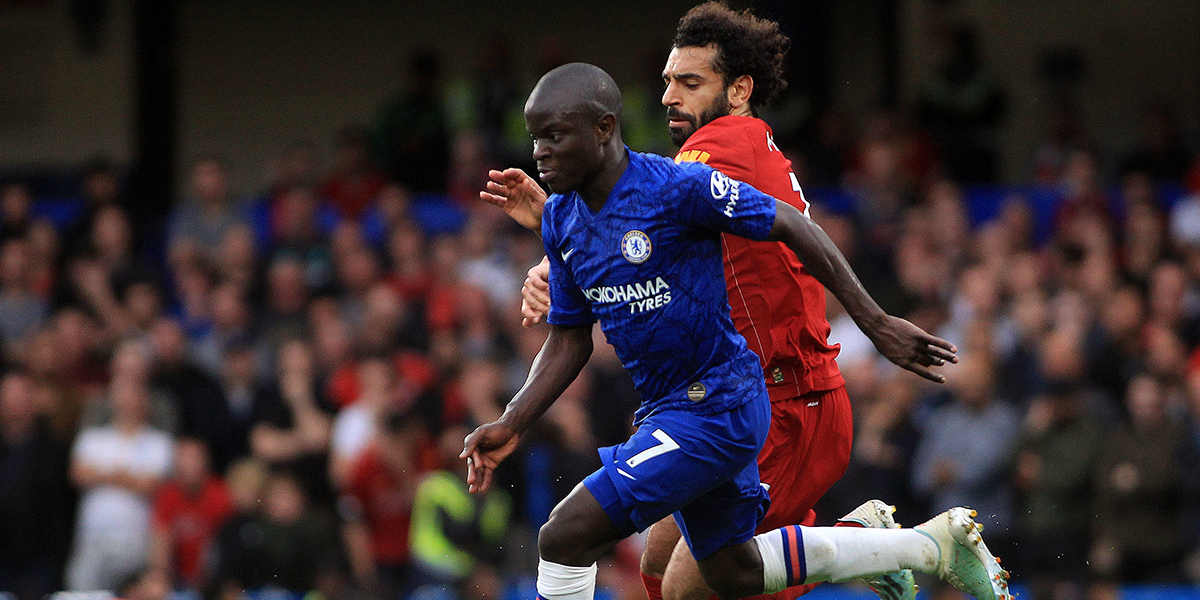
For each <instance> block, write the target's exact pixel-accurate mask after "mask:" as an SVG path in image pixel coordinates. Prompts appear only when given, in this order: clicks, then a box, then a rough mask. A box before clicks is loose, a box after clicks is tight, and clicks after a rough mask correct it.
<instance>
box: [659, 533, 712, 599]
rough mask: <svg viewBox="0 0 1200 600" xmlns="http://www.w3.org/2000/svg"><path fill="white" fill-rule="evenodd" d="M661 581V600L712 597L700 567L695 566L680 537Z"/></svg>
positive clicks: (694, 561) (693, 559)
mask: <svg viewBox="0 0 1200 600" xmlns="http://www.w3.org/2000/svg"><path fill="white" fill-rule="evenodd" d="M676 530H678V528H677V529H676ZM662 579H663V584H662V596H663V600H707V599H708V598H709V597H711V596H712V595H713V591H712V588H710V587H708V583H706V582H705V581H704V575H702V574H701V573H700V566H699V565H698V564H696V559H695V558H693V557H692V551H691V550H688V547H687V543H686V542H684V541H683V538H682V537H681V538H680V539H679V540H677V542H676V545H675V551H674V552H673V553H672V554H671V562H670V564H669V565H668V566H667V569H666V573H665V575H664V576H663V578H662Z"/></svg>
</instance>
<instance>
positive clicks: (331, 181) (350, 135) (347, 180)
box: [321, 127, 387, 220]
mask: <svg viewBox="0 0 1200 600" xmlns="http://www.w3.org/2000/svg"><path fill="white" fill-rule="evenodd" d="M385 185H387V175H385V174H384V173H383V171H381V170H379V169H378V168H376V167H375V165H373V164H371V148H370V136H369V134H368V133H367V132H366V131H364V130H362V129H360V128H357V127H346V128H344V129H342V130H341V131H339V132H338V134H337V138H336V139H335V140H334V164H333V169H331V170H330V172H329V174H328V175H327V176H326V177H325V181H324V183H322V184H321V196H322V197H324V198H325V199H326V200H328V201H329V203H330V204H331V205H333V207H334V208H336V209H337V210H338V212H339V213H341V215H342V217H343V218H346V219H352V220H357V219H359V218H361V217H362V215H363V213H365V212H366V211H367V209H368V208H370V206H371V205H372V204H374V203H375V198H376V197H378V196H379V192H380V191H382V190H383V187H384V186H385Z"/></svg>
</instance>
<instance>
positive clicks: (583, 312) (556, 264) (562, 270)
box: [542, 219, 596, 327]
mask: <svg viewBox="0 0 1200 600" xmlns="http://www.w3.org/2000/svg"><path fill="white" fill-rule="evenodd" d="M550 221H551V220H550V219H544V220H543V222H542V232H543V233H544V236H543V238H542V244H543V245H544V246H545V250H546V258H547V260H549V261H550V313H549V314H548V315H546V322H547V323H550V324H551V325H564V326H567V327H572V326H575V325H588V324H590V323H595V322H596V317H595V316H594V315H593V314H592V306H591V304H589V303H588V300H587V298H586V297H585V296H584V295H583V291H582V290H580V289H579V286H578V285H576V284H575V280H574V279H572V278H571V272H570V271H569V270H568V269H567V262H566V261H568V260H570V258H571V254H573V253H574V252H575V249H574V248H564V247H561V245H562V244H560V242H559V241H558V239H559V236H558V235H556V234H555V233H556V232H555V231H554V227H553V226H552V224H551V223H550Z"/></svg>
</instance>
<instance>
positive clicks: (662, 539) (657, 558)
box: [641, 517, 683, 600]
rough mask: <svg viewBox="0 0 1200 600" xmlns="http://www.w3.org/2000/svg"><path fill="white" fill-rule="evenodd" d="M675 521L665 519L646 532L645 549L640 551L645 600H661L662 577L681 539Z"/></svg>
mask: <svg viewBox="0 0 1200 600" xmlns="http://www.w3.org/2000/svg"><path fill="white" fill-rule="evenodd" d="M682 537H683V536H682V534H680V533H679V526H678V525H676V524H675V519H674V518H672V517H666V518H665V519H662V520H660V521H659V522H657V523H655V524H653V525H651V526H650V529H649V531H647V532H646V547H645V549H643V550H642V562H641V571H642V585H643V586H644V587H645V588H646V598H647V600H663V577H664V576H665V575H666V572H667V564H668V563H669V561H670V560H671V554H672V552H674V550H675V544H677V543H678V542H679V540H680V539H681V538H682Z"/></svg>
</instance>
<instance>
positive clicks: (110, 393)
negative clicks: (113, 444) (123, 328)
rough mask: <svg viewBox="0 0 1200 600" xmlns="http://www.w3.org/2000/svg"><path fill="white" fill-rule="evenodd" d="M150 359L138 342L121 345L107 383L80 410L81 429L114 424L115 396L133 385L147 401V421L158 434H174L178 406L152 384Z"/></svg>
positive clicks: (143, 345)
mask: <svg viewBox="0 0 1200 600" xmlns="http://www.w3.org/2000/svg"><path fill="white" fill-rule="evenodd" d="M152 361H153V358H152V356H151V354H150V348H149V347H148V345H147V344H146V343H145V342H144V341H142V340H137V339H128V340H125V341H122V342H120V343H119V344H118V345H117V347H116V349H114V350H113V354H112V358H111V360H109V370H108V373H109V377H110V383H109V385H108V386H107V388H106V389H105V390H104V391H103V392H102V393H100V394H97V395H94V396H92V397H90V398H88V400H87V403H86V404H84V407H83V415H82V424H83V426H84V427H98V426H101V425H106V424H108V423H110V422H112V421H113V419H114V418H115V415H116V400H115V397H116V394H117V393H118V392H119V391H120V390H122V389H124V386H133V387H135V388H137V389H138V390H140V393H141V394H143V395H144V396H145V398H146V402H147V409H148V410H149V412H148V419H149V423H150V425H151V426H153V427H154V428H155V429H158V430H160V431H164V432H167V433H174V432H176V431H177V430H178V429H179V407H178V406H177V404H176V402H175V398H174V396H172V395H171V394H170V392H169V391H168V390H164V389H160V388H158V387H156V386H154V385H153V383H152V380H151V374H152V372H151V371H152V369H153V362H152Z"/></svg>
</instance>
